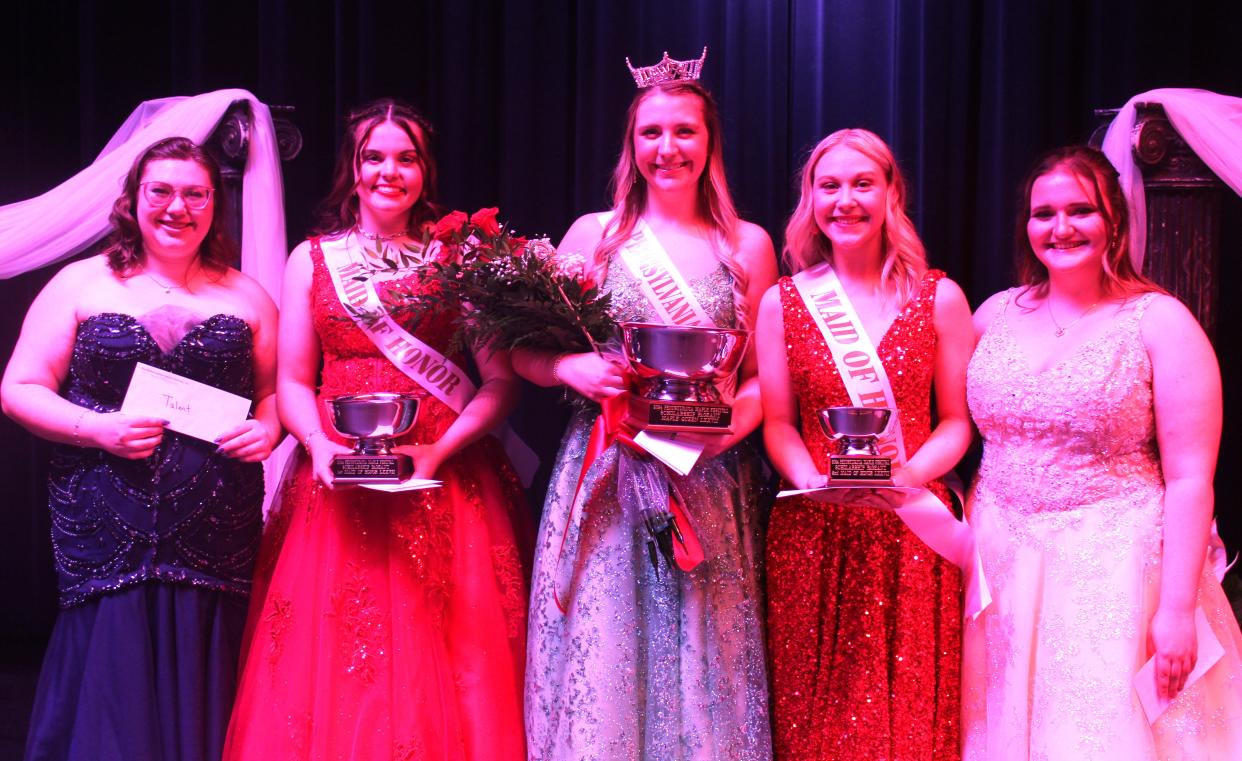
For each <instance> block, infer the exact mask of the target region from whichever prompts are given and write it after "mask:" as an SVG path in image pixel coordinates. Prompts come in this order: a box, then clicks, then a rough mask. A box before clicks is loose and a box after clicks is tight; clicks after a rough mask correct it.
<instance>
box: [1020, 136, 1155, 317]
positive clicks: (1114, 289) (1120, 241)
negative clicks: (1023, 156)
mask: <svg viewBox="0 0 1242 761" xmlns="http://www.w3.org/2000/svg"><path fill="white" fill-rule="evenodd" d="M1058 169H1063V170H1065V171H1066V172H1069V173H1070V174H1071V175H1073V176H1074V177H1075V178H1076V179H1077V180H1078V182H1079V184H1080V185H1082V188H1083V190H1085V191H1086V192H1087V195H1088V196H1090V197H1091V203H1092V205H1094V206H1095V207H1096V208H1097V209H1099V211H1100V215H1101V216H1102V217H1104V221H1105V222H1106V223H1107V224H1108V250H1107V252H1106V253H1105V255H1104V257H1103V262H1102V264H1103V269H1104V278H1103V279H1104V283H1103V286H1104V292H1105V293H1106V294H1108V295H1109V296H1121V295H1127V296H1129V295H1134V294H1139V293H1146V292H1148V291H1158V292H1160V293H1164V292H1165V290H1164V289H1163V288H1161V287H1160V286H1158V285H1156V284H1155V283H1153V282H1152V281H1151V280H1149V279H1147V278H1146V277H1144V276H1143V274H1142V273H1141V272H1138V271H1136V270H1135V269H1134V263H1133V262H1132V261H1131V260H1130V206H1129V204H1128V203H1127V202H1126V197H1125V194H1124V193H1123V192H1122V191H1121V181H1120V180H1119V179H1118V177H1117V170H1116V169H1115V168H1114V167H1113V165H1112V164H1111V163H1110V162H1109V160H1108V158H1107V157H1106V156H1105V155H1104V154H1103V153H1101V152H1099V151H1098V150H1096V149H1095V148H1092V147H1090V146H1086V145H1068V146H1065V147H1064V148H1054V149H1052V150H1050V151H1048V152H1047V153H1044V154H1043V155H1042V156H1040V157H1039V158H1037V159H1036V160H1035V163H1034V165H1033V166H1032V167H1031V170H1030V171H1029V172H1027V175H1026V180H1024V181H1023V183H1022V189H1021V195H1020V197H1019V198H1020V200H1019V202H1018V214H1017V222H1016V224H1015V225H1014V238H1013V240H1014V259H1015V268H1016V269H1017V274H1018V282H1020V283H1022V284H1023V285H1025V286H1027V287H1028V288H1029V289H1030V292H1031V293H1032V294H1033V295H1035V296H1038V297H1043V296H1045V295H1046V294H1047V293H1048V268H1047V267H1045V266H1044V264H1043V262H1041V261H1039V258H1038V257H1037V256H1035V250H1034V249H1033V248H1031V239H1030V236H1029V235H1028V234H1027V231H1026V225H1027V222H1028V221H1029V220H1030V218H1031V191H1032V189H1033V188H1034V187H1035V181H1036V180H1038V179H1039V178H1040V177H1043V176H1044V175H1047V174H1051V173H1053V172H1055V171H1056V170H1058Z"/></svg>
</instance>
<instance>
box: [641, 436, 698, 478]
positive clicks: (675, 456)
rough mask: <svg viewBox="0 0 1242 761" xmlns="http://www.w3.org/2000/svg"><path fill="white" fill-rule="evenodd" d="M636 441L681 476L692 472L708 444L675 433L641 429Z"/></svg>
mask: <svg viewBox="0 0 1242 761" xmlns="http://www.w3.org/2000/svg"><path fill="white" fill-rule="evenodd" d="M634 443H635V444H637V445H638V446H640V447H642V448H643V449H645V450H647V453H648V454H650V455H651V456H652V457H654V458H656V459H657V460H659V461H660V462H662V463H664V464H665V465H667V466H668V467H669V468H671V469H672V471H673V472H674V473H676V474H677V475H679V476H684V475H686V474H687V473H689V472H690V469H691V468H693V467H694V464H695V463H696V462H698V461H699V455H701V454H703V449H704V448H706V446H707V445H706V444H698V443H695V442H692V441H687V440H685V439H679V438H677V437H676V436H675V435H670V434H659V433H648V432H647V431H639V432H638V435H636V436H635V437H634Z"/></svg>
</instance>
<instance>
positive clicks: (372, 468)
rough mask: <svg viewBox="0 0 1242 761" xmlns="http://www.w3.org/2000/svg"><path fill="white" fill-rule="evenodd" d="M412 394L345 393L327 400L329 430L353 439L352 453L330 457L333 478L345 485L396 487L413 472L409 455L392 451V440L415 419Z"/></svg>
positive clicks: (412, 464) (416, 398)
mask: <svg viewBox="0 0 1242 761" xmlns="http://www.w3.org/2000/svg"><path fill="white" fill-rule="evenodd" d="M418 401H419V399H418V397H417V396H415V395H414V394H394V393H372V394H347V395H345V396H337V397H334V398H332V399H329V400H328V406H329V408H330V410H331V412H332V427H333V428H335V429H336V430H337V432H338V433H340V434H341V435H342V436H344V437H345V438H348V439H353V440H354V451H353V452H351V453H349V454H339V455H336V456H335V457H334V458H332V476H333V480H334V481H335V482H336V483H344V484H399V483H401V482H402V481H405V480H406V479H408V478H409V477H410V476H411V475H412V474H413V473H414V462H413V460H411V459H410V457H409V456H408V455H404V454H400V453H398V452H393V451H392V444H393V440H394V439H396V438H397V437H398V436H401V435H402V434H405V433H406V432H408V431H409V430H410V429H411V428H413V427H414V422H415V421H416V420H417V419H418Z"/></svg>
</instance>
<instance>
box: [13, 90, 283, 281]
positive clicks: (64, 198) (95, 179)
mask: <svg viewBox="0 0 1242 761" xmlns="http://www.w3.org/2000/svg"><path fill="white" fill-rule="evenodd" d="M236 100H245V101H248V102H249V103H250V110H251V113H252V115H253V121H252V124H251V127H250V150H249V153H248V155H247V157H246V172H245V177H244V179H243V185H242V240H241V248H242V262H241V263H242V271H243V272H245V273H246V274H248V275H250V276H251V277H253V278H255V279H256V280H258V281H259V282H260V283H262V284H263V287H264V288H266V289H267V292H268V293H269V294H271V296H272V298H273V299H275V300H276V301H277V303H279V300H280V283H281V279H282V277H283V275H284V268H285V253H286V242H285V213H284V204H283V196H282V193H283V190H282V187H281V179H280V155H279V152H278V150H277V147H276V130H275V127H273V125H272V115H271V112H270V111H269V110H268V107H267V106H265V105H264V104H263V103H261V102H259V100H258V99H257V98H255V97H254V96H253V95H251V94H250V93H249V92H247V91H245V90H217V91H216V92H210V93H206V94H204V95H196V96H193V97H176V98H162V99H160V100H151V101H146V102H145V103H143V104H142V105H140V106H138V108H136V109H134V112H133V113H132V114H130V116H129V118H128V119H127V120H126V121H125V123H124V124H123V125H122V126H121V129H120V130H118V131H117V133H116V134H115V135H113V137H112V139H111V140H110V141H108V144H107V145H106V146H105V147H104V149H103V151H102V152H101V153H100V154H99V157H98V158H96V159H95V161H94V163H92V164H91V165H90V166H88V167H86V168H85V169H83V170H82V171H81V172H78V173H77V174H76V175H74V176H73V177H71V178H69V179H68V180H66V181H65V182H63V183H61V184H60V185H57V186H56V187H54V188H52V189H51V190H49V191H47V192H46V193H44V194H43V195H41V196H38V197H36V198H31V199H29V200H27V201H18V202H17V203H13V204H9V205H7V206H3V207H0V278H10V277H13V276H15V275H20V274H22V273H23V272H29V271H31V270H35V269H38V268H40V267H43V266H46V265H48V264H51V263H53V262H56V261H60V260H61V259H65V258H67V257H69V256H72V255H73V254H76V253H78V252H79V251H82V250H83V249H85V248H87V247H88V246H90V245H91V244H92V243H95V242H96V241H98V240H100V239H101V238H103V237H104V236H105V235H107V234H108V232H109V230H110V229H111V225H110V224H109V223H108V214H109V213H110V212H111V211H112V203H113V202H114V201H115V200H116V198H117V196H118V195H120V192H121V183H122V182H123V181H124V179H125V173H126V172H128V171H129V168H130V166H132V165H133V163H134V159H136V158H137V157H138V155H139V154H140V153H142V152H143V151H144V150H145V149H146V148H147V147H148V146H150V145H151V144H152V143H154V142H156V141H157V140H162V139H163V138H166V137H175V136H182V137H188V138H189V139H191V140H193V141H194V142H196V143H202V142H203V141H205V140H206V139H207V138H208V136H210V135H211V133H212V131H213V130H214V129H215V128H216V125H217V124H218V123H219V121H220V119H221V117H223V116H224V114H225V112H226V111H227V110H228V108H229V105H230V104H232V103H233V101H236Z"/></svg>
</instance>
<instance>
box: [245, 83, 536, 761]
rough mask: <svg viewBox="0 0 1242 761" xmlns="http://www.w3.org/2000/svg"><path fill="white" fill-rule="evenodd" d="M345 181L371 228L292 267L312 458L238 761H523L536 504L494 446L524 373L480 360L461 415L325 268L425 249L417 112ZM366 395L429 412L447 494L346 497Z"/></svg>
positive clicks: (361, 139)
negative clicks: (356, 406)
mask: <svg viewBox="0 0 1242 761" xmlns="http://www.w3.org/2000/svg"><path fill="white" fill-rule="evenodd" d="M342 178H344V181H343V182H342V181H341V180H342ZM337 179H338V183H337V186H336V189H335V190H334V193H333V194H332V195H329V197H328V201H327V202H326V203H325V206H329V205H331V204H333V203H339V204H341V207H340V208H341V209H348V210H350V211H354V210H356V217H353V218H350V216H349V214H345V213H342V214H341V215H340V216H342V217H345V218H346V219H347V220H348V224H347V225H346V226H344V228H343V229H339V228H338V227H329V228H328V230H327V231H326V233H327V234H325V235H324V236H323V237H322V238H314V239H312V240H310V241H308V242H306V243H303V244H302V245H300V246H298V248H297V249H295V250H294V252H293V254H292V255H291V256H290V261H289V268H288V274H287V279H286V282H285V291H284V305H283V315H282V323H281V329H280V345H279V357H280V369H279V375H278V391H277V394H278V400H279V406H280V412H281V417H282V419H283V420H284V422H285V424H286V427H287V428H288V429H289V431H290V432H291V433H293V434H294V435H295V436H297V438H298V439H299V440H300V441H301V442H302V443H303V445H304V448H305V450H306V452H307V453H308V456H307V455H306V454H304V453H301V452H300V453H299V455H301V456H300V457H299V458H298V459H297V460H296V461H295V462H294V463H293V465H292V466H291V468H290V472H289V475H288V476H287V477H286V480H285V483H284V485H283V487H282V489H281V492H280V495H279V498H278V502H277V503H276V505H275V506H274V507H273V513H272V515H271V516H270V517H269V522H268V526H267V529H266V531H265V535H264V537H263V544H262V548H261V551H260V555H259V560H258V564H257V571H256V580H255V587H254V595H253V598H252V605H251V610H250V620H249V623H248V635H247V636H248V639H247V642H248V644H247V647H246V648H245V650H244V651H243V664H242V669H243V673H242V678H241V681H240V687H239V691H238V697H237V703H236V705H235V707H234V711H233V718H232V722H231V725H230V728H229V736H228V741H227V746H226V750H225V754H224V755H225V758H226V759H239V760H244V761H250V760H252V759H284V758H305V759H357V760H358V761H371V760H372V759H424V758H427V759H431V758H434V759H445V760H446V761H519V760H520V759H524V758H525V744H524V741H523V734H522V677H523V663H524V657H525V628H526V626H525V605H526V594H525V582H524V573H523V571H522V563H521V562H520V560H519V554H518V549H517V543H516V541H515V531H514V528H513V526H514V522H515V521H516V520H519V518H520V514H521V510H522V509H523V508H522V504H523V503H522V495H521V490H520V487H519V485H518V483H517V480H516V477H515V476H514V475H513V472H512V470H511V469H510V467H509V465H508V462H507V460H506V458H505V455H504V453H503V451H502V450H501V448H500V446H499V444H498V442H497V441H496V440H495V439H494V438H492V437H490V436H485V435H484V434H485V432H487V431H489V430H491V429H492V428H494V427H495V426H496V425H497V424H498V423H499V422H500V421H501V420H502V419H503V417H504V415H505V414H506V412H507V410H508V409H509V407H510V405H511V403H512V401H513V398H514V393H515V381H514V376H513V375H512V372H511V371H510V369H509V366H508V360H507V359H506V358H504V357H503V356H495V355H493V356H478V357H476V363H477V366H478V368H479V374H480V375H481V378H482V383H481V384H480V386H479V390H478V392H477V393H476V394H475V395H474V397H473V398H472V399H471V400H470V401H469V403H468V404H467V405H466V406H465V408H464V410H463V411H462V412H461V414H460V415H459V414H457V413H456V412H454V411H453V410H452V409H451V408H450V407H449V406H447V405H446V404H444V403H443V402H441V401H440V400H438V399H436V398H435V397H432V396H427V395H426V392H424V391H423V390H422V388H421V387H420V386H419V385H417V384H416V382H415V381H414V380H412V379H411V378H410V377H408V376H407V375H406V374H405V373H403V372H402V371H401V370H400V369H399V368H397V367H396V366H395V365H394V364H393V363H392V362H391V361H390V360H388V359H387V358H385V356H384V355H383V354H381V353H380V351H379V349H378V348H377V347H376V345H375V344H374V343H373V342H372V341H371V339H370V338H369V337H368V335H367V334H365V333H364V332H363V331H362V330H361V329H359V328H358V327H357V326H356V325H355V324H354V322H353V320H352V319H351V318H350V317H349V315H348V314H347V312H346V310H345V308H344V307H343V306H342V305H341V302H340V300H339V299H338V297H337V293H336V290H335V288H334V286H333V283H332V280H331V276H330V273H329V271H328V268H327V266H326V265H325V253H327V254H329V255H336V254H339V253H340V252H341V250H342V248H346V249H349V251H350V253H352V254H354V255H355V256H356V255H361V254H362V252H363V250H364V249H365V248H371V249H374V248H375V244H376V243H377V242H379V241H377V240H376V238H377V237H382V239H384V240H395V241H396V242H397V244H401V243H404V242H407V241H409V240H411V239H415V240H416V239H418V238H419V237H421V233H420V227H419V225H421V224H423V223H425V222H426V221H428V220H429V219H430V218H431V217H432V215H433V211H432V209H431V207H430V204H429V201H430V200H431V199H433V198H434V188H435V184H434V182H435V174H434V164H433V163H432V162H431V157H430V155H429V154H428V153H427V150H426V136H425V132H424V127H423V124H422V122H421V119H420V118H419V117H418V116H417V114H415V113H414V112H412V111H411V110H409V109H408V107H405V106H402V105H401V104H396V103H393V102H391V101H388V102H384V101H381V102H378V103H375V104H372V105H371V106H369V107H366V108H364V109H363V110H362V111H361V112H359V113H358V114H356V115H354V117H353V118H352V119H351V121H350V124H349V131H348V132H347V135H346V139H345V140H344V144H343V146H342V154H341V161H340V162H339V163H338V170H337ZM368 238H369V240H368ZM402 284H403V286H404V287H406V288H409V287H417V280H416V279H415V280H405V281H402ZM381 287H383V286H382V284H381ZM453 319H454V316H453V315H451V314H441V315H436V316H434V317H432V318H429V319H426V320H424V321H423V322H422V323H421V324H420V325H419V327H418V329H417V334H416V335H417V338H419V339H420V340H422V341H423V342H425V343H426V344H428V345H430V346H431V347H433V348H435V349H437V350H438V351H440V352H441V353H443V352H445V351H446V350H447V347H448V344H449V338H450V335H451V332H452V321H453ZM455 361H457V362H459V363H460V362H461V358H455ZM366 391H394V392H412V393H416V394H420V395H424V398H423V399H422V403H421V409H420V411H419V416H418V421H417V423H416V425H415V427H414V429H413V431H412V432H411V433H409V434H407V435H406V436H405V437H403V439H402V442H403V444H405V446H402V447H399V449H400V451H404V452H406V453H407V454H410V455H411V456H412V457H413V458H414V465H415V473H414V475H415V476H416V477H420V478H430V477H435V478H438V479H442V480H443V482H444V483H443V486H442V487H441V488H438V489H429V490H425V491H415V492H406V493H397V494H387V493H382V492H376V491H371V490H368V489H363V488H359V487H337V488H332V486H331V479H332V477H331V472H330V470H329V463H330V461H331V458H332V456H333V455H334V454H336V453H343V452H347V451H349V450H348V449H346V448H345V446H344V443H345V442H344V441H343V440H342V439H341V438H340V437H339V436H337V435H336V434H335V432H334V431H333V429H332V426H331V425H330V423H329V420H328V418H327V414H326V409H325V404H324V401H325V400H326V399H327V398H330V397H333V396H336V395H339V394H344V393H359V392H366Z"/></svg>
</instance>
